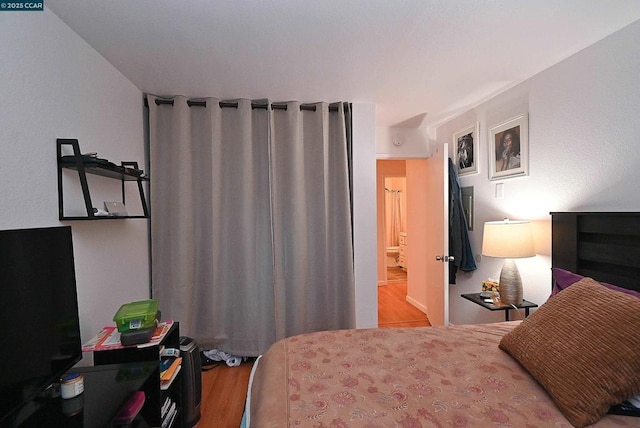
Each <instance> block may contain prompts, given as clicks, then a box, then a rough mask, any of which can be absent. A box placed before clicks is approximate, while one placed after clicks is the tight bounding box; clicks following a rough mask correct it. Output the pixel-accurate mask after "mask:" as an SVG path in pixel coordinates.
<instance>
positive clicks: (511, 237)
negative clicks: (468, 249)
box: [482, 219, 536, 305]
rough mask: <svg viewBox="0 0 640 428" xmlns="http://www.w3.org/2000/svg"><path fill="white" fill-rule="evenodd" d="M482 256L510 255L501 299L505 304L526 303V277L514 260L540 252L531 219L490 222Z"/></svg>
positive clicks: (485, 232)
mask: <svg viewBox="0 0 640 428" xmlns="http://www.w3.org/2000/svg"><path fill="white" fill-rule="evenodd" d="M482 255H484V256H488V257H503V258H506V259H507V260H505V262H504V265H503V266H502V271H501V272H500V281H499V284H500V300H501V301H502V303H503V304H505V305H519V304H520V303H522V279H521V278H520V272H518V266H516V262H515V260H513V259H519V258H524V257H533V256H535V255H536V252H535V248H534V245H533V233H532V231H531V224H530V223H529V222H528V221H509V219H504V220H503V221H488V222H486V223H485V224H484V232H483V234H482Z"/></svg>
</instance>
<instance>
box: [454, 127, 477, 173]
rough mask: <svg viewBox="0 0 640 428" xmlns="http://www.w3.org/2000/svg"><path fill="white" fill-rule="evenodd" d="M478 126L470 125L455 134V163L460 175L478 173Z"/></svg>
mask: <svg viewBox="0 0 640 428" xmlns="http://www.w3.org/2000/svg"><path fill="white" fill-rule="evenodd" d="M478 136H479V133H478V124H477V123H476V124H475V125H470V126H468V127H466V128H464V129H463V130H461V131H459V132H456V133H455V134H453V147H454V153H453V155H454V159H453V161H454V163H455V165H456V167H457V168H458V175H467V174H473V173H476V172H478V163H479V154H480V152H479V150H478V143H479V142H478Z"/></svg>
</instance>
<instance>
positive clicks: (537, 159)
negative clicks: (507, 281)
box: [437, 22, 640, 324]
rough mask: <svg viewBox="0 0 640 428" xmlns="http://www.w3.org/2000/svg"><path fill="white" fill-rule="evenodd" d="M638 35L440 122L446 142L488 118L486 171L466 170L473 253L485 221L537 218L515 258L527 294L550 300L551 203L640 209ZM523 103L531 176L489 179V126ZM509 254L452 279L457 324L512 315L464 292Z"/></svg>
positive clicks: (610, 41)
mask: <svg viewBox="0 0 640 428" xmlns="http://www.w3.org/2000/svg"><path fill="white" fill-rule="evenodd" d="M638 40H640V22H636V23H634V24H632V25H630V26H628V27H626V28H624V29H622V30H621V31H619V32H617V33H615V34H613V35H611V36H609V37H607V38H606V39H604V40H602V41H600V42H598V43H596V44H594V45H592V46H591V47H588V48H587V49H585V50H583V51H581V52H579V53H577V54H576V55H574V56H572V57H570V58H568V59H566V60H565V61H562V62H561V63H559V64H557V65H555V66H553V67H551V68H549V69H547V70H545V71H543V72H542V73H540V74H538V75H536V76H534V77H532V78H531V79H529V80H527V81H526V82H524V83H523V84H521V85H518V86H517V87H514V88H512V89H511V90H509V91H507V92H505V93H503V94H501V95H499V96H497V97H495V98H493V99H491V100H489V101H488V102H486V103H484V104H482V105H480V106H478V107H476V108H474V109H472V110H470V111H468V112H466V113H465V114H463V115H461V116H459V117H457V118H456V119H454V120H452V121H450V122H448V123H446V124H444V125H442V126H440V127H438V129H437V139H438V142H449V143H451V142H452V136H453V134H454V133H455V132H457V131H459V130H460V129H463V128H465V127H466V126H467V125H468V124H472V123H475V122H476V121H477V122H479V124H480V171H479V173H478V174H475V175H470V176H463V177H460V184H461V185H462V186H473V187H474V192H475V213H476V216H475V223H474V230H473V231H472V232H471V233H470V239H471V242H472V247H473V251H474V254H480V252H481V245H482V225H483V223H484V222H485V221H492V220H500V219H502V218H503V217H509V218H511V219H529V220H534V226H535V228H534V229H535V231H536V239H537V243H536V246H537V251H538V256H536V257H534V258H531V259H520V260H518V261H517V263H518V266H519V268H520V272H521V275H522V279H523V284H524V295H525V298H526V299H528V300H531V301H534V302H537V303H543V302H544V301H545V300H546V299H547V297H548V296H549V292H550V289H551V273H550V270H549V269H550V267H551V264H550V253H551V249H550V234H551V227H550V216H549V212H552V211H637V210H640V197H639V196H638V192H637V186H638V183H639V182H640V168H638V165H640V151H639V150H638V148H637V146H638V144H637V142H638V138H640V120H638V110H640V51H639V50H638V46H637V44H638ZM523 112H525V113H528V114H529V152H530V164H529V171H530V173H529V176H527V177H522V178H513V179H508V180H502V181H498V182H496V181H489V178H488V165H489V163H488V154H489V151H488V145H487V141H488V131H489V128H490V127H492V126H493V125H495V124H498V123H500V122H501V121H503V120H505V119H509V118H511V117H513V116H516V115H517V114H519V113H523ZM450 146H452V145H451V144H450ZM451 150H452V147H451ZM451 153H452V152H451ZM497 183H502V184H503V186H504V197H503V198H502V199H498V198H496V197H495V191H496V185H497ZM502 263H503V260H502V259H492V258H489V257H483V258H482V261H481V262H480V263H479V264H478V270H477V271H475V272H473V273H472V274H465V275H459V276H458V281H457V285H453V286H451V287H450V314H451V318H450V320H451V322H452V323H453V324H467V323H475V322H490V321H499V320H502V319H504V318H503V315H502V313H491V312H489V311H486V310H484V309H482V308H481V307H479V306H477V305H474V304H472V303H470V302H467V301H465V300H463V299H462V298H460V297H459V295H460V294H461V293H470V292H478V291H480V283H481V281H482V279H485V278H487V277H493V278H497V277H498V276H499V272H500V268H501V266H502Z"/></svg>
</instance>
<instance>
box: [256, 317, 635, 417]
mask: <svg viewBox="0 0 640 428" xmlns="http://www.w3.org/2000/svg"><path fill="white" fill-rule="evenodd" d="M517 324H518V322H517V321H516V322H505V323H497V324H483V325H466V326H455V327H414V328H400V329H361V330H338V331H323V332H318V333H310V334H303V335H299V336H294V337H290V338H287V339H284V340H282V341H279V342H277V343H276V344H274V345H273V346H272V347H271V349H270V350H269V351H268V352H267V353H266V354H265V355H263V356H262V358H261V359H260V360H259V363H258V366H257V367H256V370H255V374H254V378H253V382H252V386H251V390H250V394H251V399H250V403H251V406H250V407H251V408H250V419H249V420H250V427H251V428H255V427H257V428H263V427H277V428H281V427H312V428H347V427H364V428H374V427H376V428H377V427H401V428H419V427H524V428H533V427H558V428H561V427H571V424H569V422H567V420H566V419H565V418H564V417H563V416H562V414H561V413H560V411H559V410H558V409H557V408H556V406H555V405H554V404H553V402H552V401H551V399H550V397H549V396H548V395H547V393H546V392H545V391H544V389H543V388H542V387H541V386H540V385H539V384H537V383H536V382H535V380H533V378H532V377H531V376H530V375H529V374H528V373H527V372H526V371H525V370H524V369H523V368H522V367H521V366H520V365H519V364H518V362H517V361H515V360H514V359H513V358H511V357H510V356H509V355H508V354H507V353H505V352H503V351H501V350H500V349H499V348H498V343H499V342H500V339H501V338H502V336H503V335H504V334H505V333H507V332H508V331H510V330H511V329H512V328H513V327H514V326H515V325H517ZM639 425H640V419H638V418H632V417H624V416H615V415H607V416H605V417H604V418H603V419H601V420H600V421H598V422H597V423H596V424H595V425H594V426H596V427H633V426H639Z"/></svg>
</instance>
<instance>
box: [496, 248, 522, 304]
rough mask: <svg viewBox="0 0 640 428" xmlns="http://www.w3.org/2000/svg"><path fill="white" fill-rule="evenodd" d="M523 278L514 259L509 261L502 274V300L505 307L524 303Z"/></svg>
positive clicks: (506, 262) (503, 267) (505, 263)
mask: <svg viewBox="0 0 640 428" xmlns="http://www.w3.org/2000/svg"><path fill="white" fill-rule="evenodd" d="M522 295H523V293H522V278H520V272H518V266H516V262H515V260H513V259H507V260H506V261H505V262H504V265H503V266H502V271H501V272H500V300H501V301H502V304H503V305H519V304H520V303H522Z"/></svg>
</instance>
